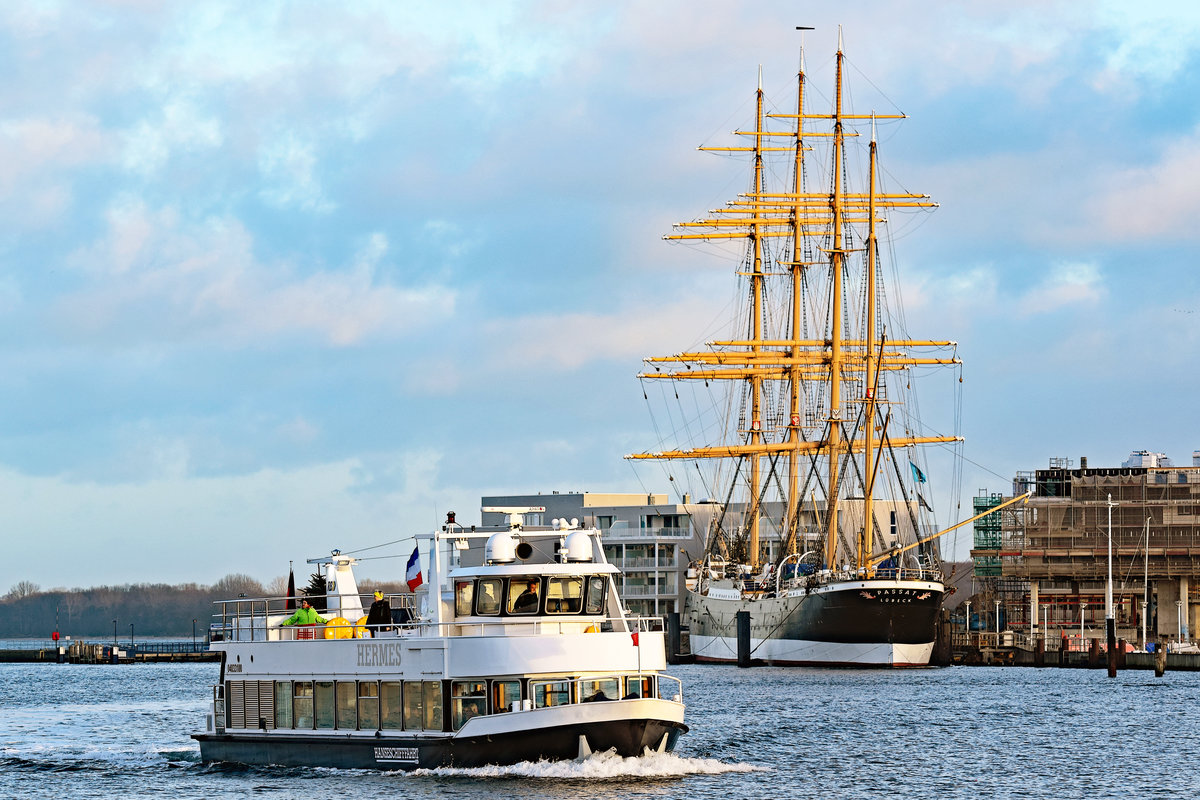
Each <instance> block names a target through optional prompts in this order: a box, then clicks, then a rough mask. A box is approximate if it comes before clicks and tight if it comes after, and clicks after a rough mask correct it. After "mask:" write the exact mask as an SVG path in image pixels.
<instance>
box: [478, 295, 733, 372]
mask: <svg viewBox="0 0 1200 800" xmlns="http://www.w3.org/2000/svg"><path fill="white" fill-rule="evenodd" d="M720 310H721V307H720V306H719V305H717V304H714V303H713V302H712V301H710V300H709V299H707V298H702V297H681V298H677V299H673V300H669V301H663V302H662V303H660V304H654V305H645V304H638V305H635V306H632V307H628V308H623V309H620V310H617V311H614V312H612V313H607V314H602V313H587V312H563V313H558V314H536V315H529V316H525V317H518V318H515V319H505V320H498V321H492V322H489V323H486V324H485V325H484V328H483V335H484V340H485V341H486V342H488V343H489V349H490V350H491V356H490V357H489V358H488V359H487V363H488V365H489V367H488V368H489V369H494V370H500V371H504V370H517V369H528V368H530V366H531V365H537V368H539V369H550V370H567V371H573V370H578V369H581V368H583V367H584V366H586V365H587V364H589V363H591V362H594V361H606V360H616V361H625V362H628V363H629V364H630V365H636V364H637V363H638V361H639V360H640V359H641V358H644V357H646V356H651V355H666V354H667V353H670V352H674V351H677V350H680V349H682V348H684V347H687V346H692V345H697V344H699V342H697V341H696V336H697V334H698V333H700V332H701V326H702V325H703V323H704V322H705V321H706V320H712V319H713V318H714V316H715V315H717V314H718V313H719V312H720Z"/></svg>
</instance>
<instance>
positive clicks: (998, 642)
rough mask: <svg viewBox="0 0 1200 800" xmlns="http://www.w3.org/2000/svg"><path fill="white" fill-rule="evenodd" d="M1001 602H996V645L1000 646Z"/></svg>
mask: <svg viewBox="0 0 1200 800" xmlns="http://www.w3.org/2000/svg"><path fill="white" fill-rule="evenodd" d="M999 637H1000V601H999V600H997V601H996V644H997V645H999V644H1000V639H999Z"/></svg>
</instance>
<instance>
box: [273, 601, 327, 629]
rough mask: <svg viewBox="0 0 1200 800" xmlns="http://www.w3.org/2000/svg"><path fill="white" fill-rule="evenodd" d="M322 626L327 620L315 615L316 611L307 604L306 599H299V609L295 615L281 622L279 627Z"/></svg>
mask: <svg viewBox="0 0 1200 800" xmlns="http://www.w3.org/2000/svg"><path fill="white" fill-rule="evenodd" d="M318 622H319V623H321V624H322V625H324V624H325V623H326V622H329V620H327V619H325V618H324V617H322V616H321V615H320V614H318V613H317V610H316V609H315V608H313V607H312V606H310V605H309V604H308V598H307V597H302V598H300V607H299V608H297V609H296V613H295V614H292V615H291V616H290V617H288V618H287V619H285V620H284V621H283V622H281V623H280V624H281V625H314V624H316V623H318Z"/></svg>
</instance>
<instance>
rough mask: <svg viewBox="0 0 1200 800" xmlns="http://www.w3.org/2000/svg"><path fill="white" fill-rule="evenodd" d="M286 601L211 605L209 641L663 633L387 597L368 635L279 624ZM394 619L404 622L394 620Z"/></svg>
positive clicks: (642, 624) (343, 627)
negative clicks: (386, 626)
mask: <svg viewBox="0 0 1200 800" xmlns="http://www.w3.org/2000/svg"><path fill="white" fill-rule="evenodd" d="M286 599H287V598H276V597H272V598H238V599H236V600H221V601H217V602H216V603H215V604H214V605H215V606H216V608H217V610H216V612H215V613H214V614H213V619H214V621H213V624H212V626H211V627H210V636H211V639H212V641H214V642H220V641H236V642H267V641H326V640H336V639H355V638H363V637H365V636H368V635H374V636H375V637H376V638H391V637H410V636H420V637H449V636H544V635H546V634H549V633H564V632H574V633H587V632H598V633H599V632H613V631H618V632H622V633H625V632H628V633H633V632H661V631H663V630H664V629H665V626H664V623H663V618H662V617H658V616H625V617H609V616H603V617H601V616H597V615H590V616H588V615H584V616H579V615H569V614H563V615H552V616H539V617H535V618H526V617H514V616H505V617H497V618H495V620H488V621H481V620H479V619H478V618H476V619H474V620H471V621H469V622H466V621H451V622H442V623H436V622H431V621H427V620H419V619H416V613H415V598H414V596H413V595H409V594H405V595H396V596H394V597H390V598H388V599H389V603H391V604H392V605H393V608H392V610H393V624H392V625H391V626H390V628H391V629H390V630H376V631H371V632H368V631H367V630H366V628H365V626H363V625H359V624H358V623H357V620H347V622H346V623H345V624H338V623H334V624H329V623H326V624H316V625H289V626H284V625H282V624H281V623H282V622H283V621H284V620H286V619H287V618H288V617H289V616H291V614H292V613H293V612H292V610H291V609H287V608H285V604H286ZM311 599H313V598H310V600H311ZM397 612H398V613H397ZM318 613H319V612H318ZM330 613H332V612H330ZM397 617H398V618H399V619H401V620H404V621H396V619H397Z"/></svg>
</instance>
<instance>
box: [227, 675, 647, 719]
mask: <svg viewBox="0 0 1200 800" xmlns="http://www.w3.org/2000/svg"><path fill="white" fill-rule="evenodd" d="M522 683H523V682H522V681H520V680H490V681H483V680H481V681H274V682H272V681H230V682H229V685H228V687H227V691H226V693H225V697H226V701H227V703H228V706H229V708H228V716H229V720H228V724H229V727H231V728H288V729H296V730H363V731H374V730H397V731H398V730H406V731H444V730H447V728H446V727H445V723H446V722H447V721H448V722H449V723H450V727H449V729H448V730H458V729H459V728H461V727H462V725H463V723H465V722H466V721H467V720H468V719H470V718H471V717H477V716H480V715H483V714H503V713H507V712H511V711H516V710H519V709H520V708H521V705H522V691H521V688H522V686H521V685H522ZM446 684H448V686H447V685H446ZM447 690H448V692H449V696H448V700H449V706H450V714H449V719H448V720H447V718H446V715H445V714H444V713H443V708H444V705H445V703H444V700H445V699H446V698H444V697H443V693H444V692H445V691H447ZM656 696H658V689H657V684H656V681H655V678H654V676H649V675H630V676H625V677H615V676H614V677H606V678H579V679H572V678H562V679H558V680H541V681H534V680H531V681H528V689H527V701H528V707H532V708H545V707H547V706H559V705H568V704H570V703H586V702H595V701H600V700H618V699H622V700H629V699H635V698H640V697H656Z"/></svg>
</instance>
